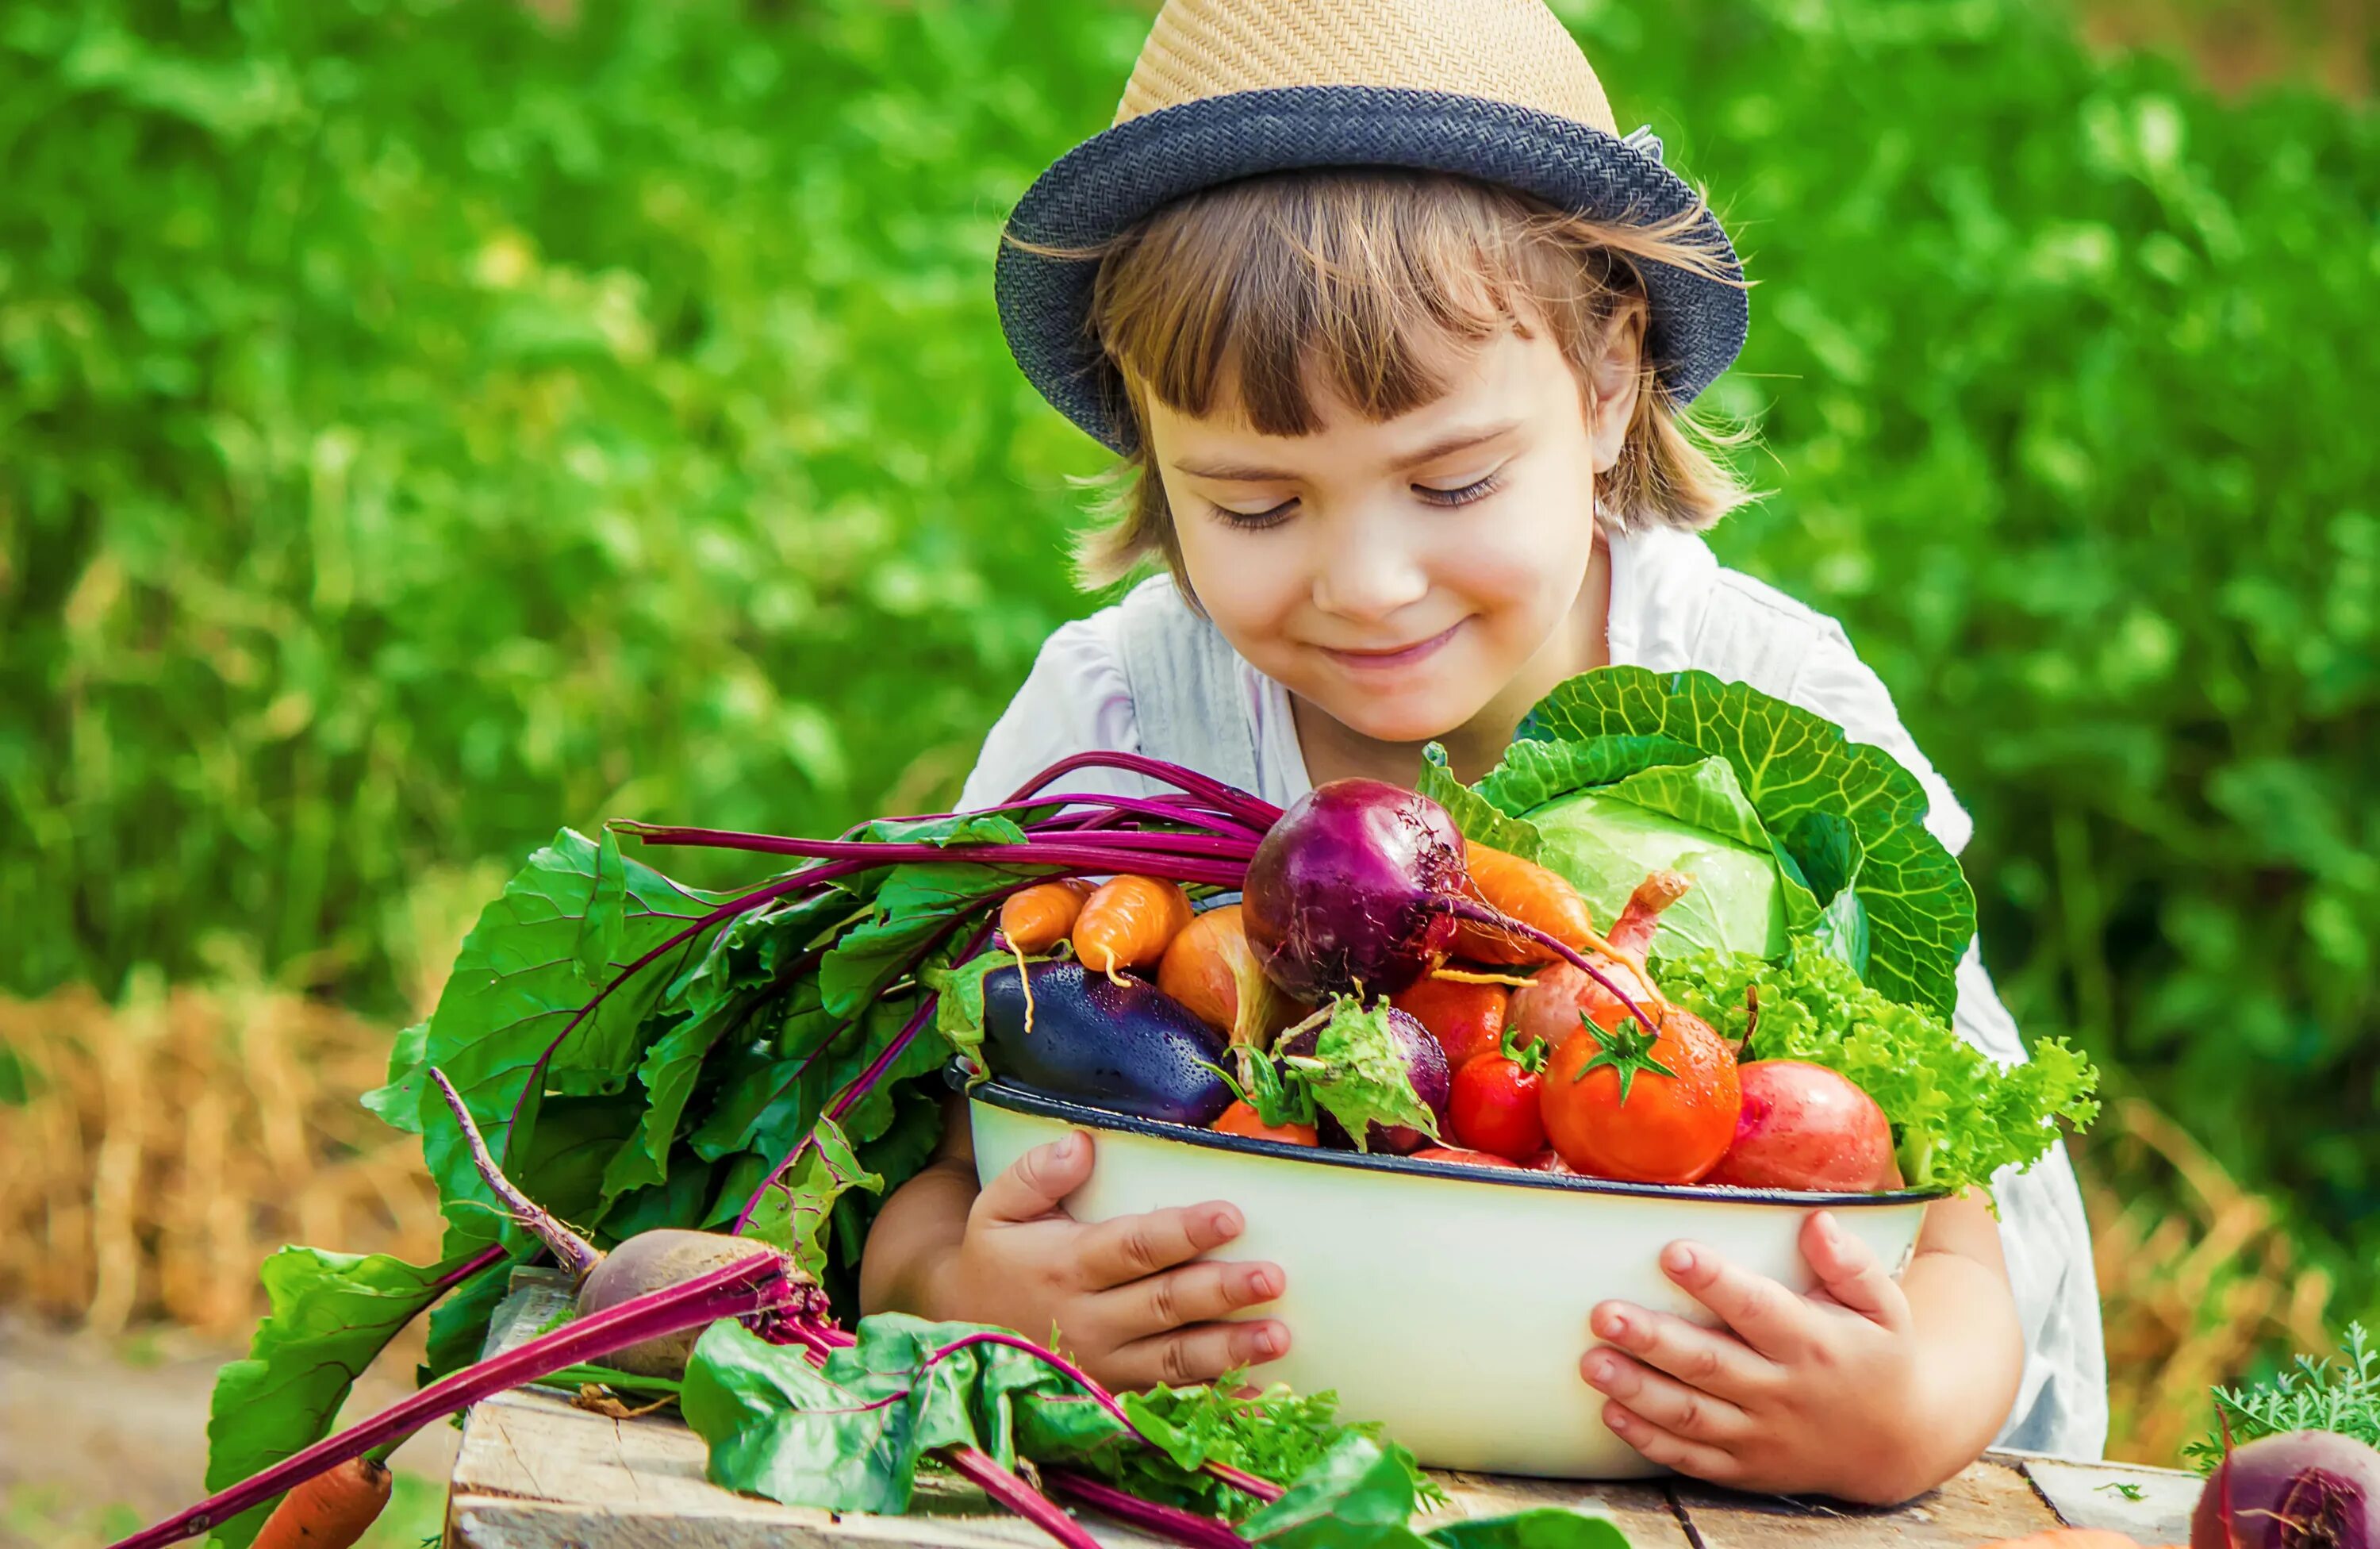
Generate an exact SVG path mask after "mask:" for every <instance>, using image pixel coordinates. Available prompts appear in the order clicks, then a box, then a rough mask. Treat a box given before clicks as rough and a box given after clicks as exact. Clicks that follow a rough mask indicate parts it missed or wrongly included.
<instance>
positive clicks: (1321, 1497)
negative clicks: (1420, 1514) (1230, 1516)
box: [1240, 1432, 1423, 1549]
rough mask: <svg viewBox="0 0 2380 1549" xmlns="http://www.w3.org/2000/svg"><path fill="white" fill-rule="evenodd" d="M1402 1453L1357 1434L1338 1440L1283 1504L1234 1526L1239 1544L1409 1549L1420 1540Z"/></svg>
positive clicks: (1287, 1548)
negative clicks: (1412, 1522) (1237, 1528)
mask: <svg viewBox="0 0 2380 1549" xmlns="http://www.w3.org/2000/svg"><path fill="white" fill-rule="evenodd" d="M1400 1450H1402V1449H1400V1448H1397V1447H1395V1446H1394V1445H1392V1444H1390V1443H1386V1442H1383V1441H1381V1440H1379V1439H1378V1437H1375V1436H1371V1435H1368V1434H1366V1433H1361V1432H1356V1433H1350V1434H1347V1435H1344V1436H1342V1437H1341V1438H1339V1440H1338V1441H1337V1443H1336V1444H1334V1445H1332V1446H1331V1448H1330V1451H1329V1452H1327V1453H1325V1454H1324V1455H1323V1456H1322V1458H1320V1459H1319V1460H1318V1461H1317V1462H1316V1463H1315V1464H1314V1465H1313V1466H1312V1467H1311V1468H1309V1469H1307V1470H1305V1472H1304V1473H1302V1474H1300V1475H1298V1477H1297V1478H1296V1479H1294V1480H1293V1481H1292V1482H1290V1485H1289V1487H1288V1489H1287V1490H1285V1491H1283V1492H1282V1494H1281V1499H1279V1500H1277V1501H1275V1502H1273V1503H1272V1504H1271V1505H1270V1506H1267V1507H1265V1508H1264V1509H1263V1510H1262V1511H1259V1512H1257V1514H1256V1515H1255V1516H1253V1517H1250V1518H1249V1519H1247V1520H1246V1521H1245V1522H1243V1523H1241V1524H1240V1534H1241V1536H1242V1537H1244V1538H1246V1539H1248V1540H1250V1541H1251V1542H1253V1543H1263V1544H1271V1545H1275V1546H1277V1549H1366V1546H1369V1545H1378V1546H1381V1549H1390V1546H1395V1549H1410V1546H1413V1545H1417V1544H1421V1543H1423V1540H1422V1538H1421V1535H1420V1534H1418V1533H1415V1531H1413V1530H1412V1529H1411V1528H1409V1527H1407V1526H1406V1523H1407V1522H1408V1521H1409V1520H1410V1519H1412V1517H1413V1513H1414V1506H1415V1499H1414V1485H1413V1470H1411V1469H1410V1468H1409V1467H1407V1466H1406V1465H1405V1463H1404V1462H1403V1460H1402V1459H1400V1458H1398V1457H1397V1456H1396V1454H1397V1452H1398V1451H1400Z"/></svg>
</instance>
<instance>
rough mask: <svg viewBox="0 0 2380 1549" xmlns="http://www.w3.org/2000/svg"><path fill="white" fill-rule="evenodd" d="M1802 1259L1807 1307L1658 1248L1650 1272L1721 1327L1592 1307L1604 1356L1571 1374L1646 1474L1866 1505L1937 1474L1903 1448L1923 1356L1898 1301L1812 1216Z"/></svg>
mask: <svg viewBox="0 0 2380 1549" xmlns="http://www.w3.org/2000/svg"><path fill="white" fill-rule="evenodd" d="M1802 1254H1803V1257H1804V1258H1806V1259H1808V1260H1809V1262H1810V1267H1811V1268H1812V1269H1814V1270H1815V1271H1816V1272H1817V1276H1818V1288H1817V1289H1816V1290H1815V1291H1813V1292H1812V1293H1811V1294H1810V1295H1809V1296H1808V1297H1806V1298H1805V1297H1800V1296H1796V1295H1794V1294H1793V1293H1792V1292H1791V1291H1790V1290H1788V1289H1786V1288H1785V1287H1783V1286H1781V1285H1779V1283H1778V1282H1776V1281H1774V1280H1769V1279H1765V1278H1763V1277H1761V1276H1759V1275H1748V1274H1745V1273H1744V1272H1743V1271H1742V1270H1739V1269H1737V1268H1735V1267H1734V1266H1732V1265H1730V1264H1729V1263H1727V1262H1725V1261H1724V1260H1722V1259H1720V1258H1719V1257H1718V1255H1717V1254H1715V1253H1713V1252H1712V1251H1711V1250H1709V1249H1707V1248H1701V1247H1697V1246H1695V1245H1694V1244H1692V1243H1686V1242H1675V1243H1671V1244H1670V1246H1669V1247H1668V1248H1667V1249H1666V1250H1663V1251H1662V1254H1661V1268H1662V1269H1663V1270H1664V1271H1665V1272H1666V1273H1667V1274H1668V1275H1669V1276H1670V1279H1672V1280H1674V1281H1676V1282H1677V1283H1678V1285H1679V1286H1681V1287H1683V1288H1684V1289H1685V1290H1686V1292H1687V1293H1688V1294H1690V1295H1691V1296H1693V1297H1694V1299H1695V1300H1697V1301H1699V1302H1701V1303H1702V1304H1703V1305H1704V1306H1706V1307H1707V1308H1709V1309H1710V1310H1711V1311H1713V1312H1715V1313H1717V1314H1718V1317H1719V1321H1720V1322H1721V1323H1723V1324H1725V1325H1726V1326H1725V1327H1723V1328H1718V1329H1708V1328H1703V1327H1700V1326H1698V1325H1696V1324H1694V1323H1688V1322H1687V1321H1686V1320H1685V1319H1683V1318H1679V1317H1674V1316H1671V1315H1670V1314H1668V1313H1664V1312H1651V1311H1645V1309H1644V1308H1641V1307H1636V1306H1632V1305H1631V1304H1629V1303H1627V1302H1622V1301H1607V1302H1604V1303H1603V1304H1601V1305H1600V1306H1598V1307H1597V1308H1596V1309H1595V1311H1594V1313H1593V1316H1592V1317H1591V1319H1590V1320H1589V1321H1590V1324H1591V1326H1592V1327H1593V1329H1594V1331H1595V1333H1596V1334H1597V1336H1599V1337H1601V1338H1604V1339H1607V1340H1609V1341H1610V1342H1611V1344H1613V1345H1615V1346H1617V1347H1619V1348H1618V1349H1601V1348H1598V1349H1594V1350H1590V1351H1588V1352H1587V1353H1586V1356H1585V1359H1584V1360H1581V1362H1580V1371H1581V1373H1582V1374H1583V1375H1584V1376H1585V1378H1586V1380H1587V1382H1588V1383H1589V1384H1591V1385H1592V1386H1594V1387H1595V1388H1596V1389H1597V1391H1599V1392H1601V1393H1604V1394H1606V1395H1608V1396H1609V1400H1610V1401H1609V1402H1608V1403H1606V1404H1605V1405H1604V1407H1603V1419H1604V1423H1606V1424H1607V1425H1609V1426H1610V1427H1611V1429H1612V1431H1613V1433H1615V1434H1617V1435H1618V1436H1619V1437H1620V1439H1621V1440H1622V1441H1624V1442H1626V1443H1627V1444H1628V1445H1631V1446H1633V1447H1634V1448H1635V1449H1636V1450H1637V1451H1638V1452H1641V1453H1643V1454H1644V1455H1645V1457H1646V1458H1649V1459H1651V1460H1652V1461H1654V1462H1656V1463H1659V1464H1662V1465H1664V1466H1666V1467H1669V1468H1672V1469H1675V1470H1678V1471H1679V1472H1681V1473H1687V1474H1694V1475H1695V1476H1697V1477H1699V1478H1702V1479H1707V1480H1710V1481H1712V1482H1715V1483H1719V1484H1726V1485H1730V1486H1733V1487H1736V1488H1739V1489H1746V1490H1766V1491H1778V1492H1802V1491H1813V1492H1822V1493H1824V1494H1830V1495H1835V1496H1838V1497H1840V1498H1841V1499H1844V1500H1851V1501H1863V1502H1869V1503H1873V1504H1876V1505H1888V1504H1892V1503H1897V1502H1900V1501H1902V1500H1906V1499H1908V1498H1910V1497H1911V1496H1913V1495H1915V1494H1921V1493H1922V1492H1924V1491H1925V1490H1926V1489H1928V1488H1930V1487H1932V1486H1933V1485H1934V1484H1935V1483H1937V1482H1939V1478H1938V1474H1939V1470H1938V1468H1935V1467H1933V1466H1932V1465H1931V1462H1930V1458H1929V1454H1930V1452H1931V1450H1932V1449H1930V1448H1925V1447H1922V1446H1920V1445H1913V1437H1914V1435H1915V1434H1916V1433H1918V1432H1920V1431H1922V1429H1923V1423H1924V1421H1925V1415H1924V1409H1925V1391H1924V1388H1923V1385H1922V1384H1921V1380H1920V1379H1921V1376H1922V1375H1923V1372H1924V1366H1925V1361H1924V1360H1923V1359H1922V1358H1923V1357H1924V1355H1925V1341H1924V1340H1923V1339H1921V1337H1920V1336H1919V1334H1918V1331H1917V1327H1916V1323H1915V1320H1914V1319H1913V1316H1912V1313H1911V1309H1910V1302H1909V1299H1908V1297H1907V1296H1906V1295H1905V1294H1903V1291H1902V1288H1901V1287H1900V1285H1899V1284H1898V1283H1896V1282H1895V1281H1894V1280H1893V1278H1892V1276H1891V1275H1888V1274H1887V1273H1885V1268H1884V1265H1883V1264H1882V1263H1881V1262H1879V1261H1878V1260H1877V1259H1876V1255H1875V1254H1874V1253H1872V1252H1870V1251H1869V1250H1868V1249H1867V1248H1866V1246H1865V1245H1864V1244H1863V1243H1861V1242H1860V1241H1859V1240H1858V1239H1857V1238H1853V1237H1852V1235H1851V1234H1850V1233H1848V1232H1846V1231H1844V1230H1843V1229H1842V1228H1841V1227H1840V1226H1837V1225H1836V1224H1835V1221H1834V1218H1833V1217H1832V1216H1831V1215H1828V1214H1826V1213H1824V1212H1820V1213H1818V1214H1814V1215H1812V1216H1811V1217H1810V1219H1809V1220H1808V1221H1807V1222H1806V1223H1804V1224H1803V1228H1802ZM1622 1351H1625V1352H1626V1353H1625V1354H1622V1353H1621V1352H1622ZM1995 1423H1997V1421H1995ZM1951 1466H1952V1467H1953V1468H1954V1469H1955V1468H1956V1467H1957V1466H1958V1465H1957V1464H1955V1463H1954V1464H1952V1465H1951ZM1929 1471H1930V1472H1932V1473H1934V1474H1936V1475H1937V1477H1926V1475H1927V1474H1928V1472H1929Z"/></svg>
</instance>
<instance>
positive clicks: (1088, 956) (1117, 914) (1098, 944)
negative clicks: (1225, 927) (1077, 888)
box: [1075, 876, 1190, 978]
mask: <svg viewBox="0 0 2380 1549" xmlns="http://www.w3.org/2000/svg"><path fill="white" fill-rule="evenodd" d="M1189 923H1190V900H1189V898H1188V897H1187V896H1185V895H1184V893H1183V891H1182V889H1181V887H1180V886H1178V885H1177V884H1173V883H1170V882H1165V881H1163V880H1161V879H1160V878H1157V877H1142V876H1121V877H1115V878H1112V879H1111V880H1109V881H1107V882H1104V883H1101V884H1099V889H1098V891H1096V892H1094V893H1093V894H1092V895H1091V896H1089V897H1088V898H1086V899H1084V900H1083V912H1082V913H1081V914H1080V915H1078V916H1076V917H1075V957H1079V958H1081V959H1082V960H1083V966H1084V967H1085V968H1087V969H1094V970H1098V971H1099V972H1101V973H1104V974H1106V975H1108V976H1109V977H1110V978H1113V977H1114V976H1115V972H1116V970H1118V969H1128V968H1150V967H1154V966H1155V965H1156V963H1157V961H1158V959H1160V958H1161V957H1164V956H1165V949H1166V948H1167V947H1169V946H1171V945H1173V938H1174V937H1175V936H1177V935H1180V934H1181V933H1182V930H1183V927H1184V926H1185V925H1187V924H1189Z"/></svg>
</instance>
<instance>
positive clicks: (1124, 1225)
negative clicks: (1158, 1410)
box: [933, 1130, 1289, 1388]
mask: <svg viewBox="0 0 2380 1549" xmlns="http://www.w3.org/2000/svg"><path fill="white" fill-rule="evenodd" d="M1091 1162H1092V1154H1091V1138H1090V1137H1089V1136H1088V1135H1086V1134H1084V1133H1082V1132H1081V1131H1079V1130H1078V1131H1076V1132H1075V1133H1074V1134H1071V1135H1068V1136H1066V1137H1065V1138H1064V1139H1062V1140H1052V1141H1050V1143H1049V1144H1047V1145H1044V1146H1038V1147H1036V1148H1035V1149H1033V1150H1032V1151H1029V1152H1026V1153H1025V1154H1024V1155H1023V1156H1020V1157H1018V1158H1017V1159H1016V1162H1015V1164H1014V1165H1012V1166H1011V1167H1010V1168H1009V1169H1008V1170H1007V1171H1006V1172H1004V1173H1002V1174H1001V1175H1000V1176H999V1177H996V1178H993V1179H992V1180H991V1181H990V1183H988V1184H986V1185H985V1186H984V1189H983V1192H982V1193H980V1194H978V1195H977V1196H976V1201H975V1206H974V1208H973V1209H972V1210H971V1211H970V1212H969V1213H968V1214H967V1223H966V1235H965V1238H964V1239H963V1240H962V1241H961V1242H960V1244H959V1247H958V1250H957V1251H955V1252H954V1253H953V1254H952V1255H951V1257H950V1258H949V1259H947V1260H945V1261H944V1262H943V1264H942V1266H941V1271H940V1274H939V1275H938V1277H937V1287H936V1290H937V1294H936V1296H935V1297H934V1299H933V1300H934V1304H935V1313H936V1315H937V1316H941V1317H953V1318H964V1319H967V1320H969V1321H972V1322H977V1323H1002V1324H1005V1325H1006V1326H1008V1327H1010V1328H1013V1329H1015V1330H1017V1331H1018V1332H1020V1333H1022V1334H1025V1335H1026V1336H1030V1337H1032V1338H1035V1339H1041V1338H1046V1337H1048V1336H1049V1334H1050V1327H1051V1325H1053V1324H1054V1325H1055V1326H1056V1327H1057V1329H1058V1331H1059V1336H1060V1339H1061V1342H1062V1344H1063V1346H1064V1348H1065V1351H1066V1353H1067V1354H1068V1355H1070V1356H1072V1357H1073V1358H1074V1359H1075V1360H1077V1361H1079V1362H1080V1363H1081V1364H1082V1367H1083V1369H1084V1370H1085V1371H1087V1372H1089V1373H1090V1374H1091V1375H1092V1376H1093V1377H1095V1378H1097V1379H1099V1381H1100V1382H1101V1383H1104V1384H1107V1385H1109V1386H1111V1387H1117V1388H1144V1387H1148V1386H1150V1385H1152V1384H1157V1383H1160V1382H1162V1383H1172V1384H1177V1385H1178V1384H1184V1383H1195V1382H1208V1381H1210V1380H1212V1379H1214V1378H1216V1377H1220V1376H1221V1375H1222V1374H1223V1373H1224V1372H1229V1371H1231V1370H1232V1369H1233V1368H1234V1367H1239V1366H1254V1365H1257V1364H1258V1363H1259V1362H1262V1361H1268V1360H1272V1359H1274V1358H1275V1357H1276V1356H1279V1355H1280V1354H1281V1352H1282V1351H1284V1350H1286V1349H1288V1348H1289V1330H1288V1329H1287V1328H1286V1327H1285V1326H1283V1325H1282V1324H1281V1323H1280V1321H1279V1320H1277V1319H1267V1320H1261V1321H1256V1322H1250V1323H1221V1322H1218V1321H1217V1320H1219V1319H1221V1318H1223V1317H1225V1316H1227V1315H1228V1314H1230V1313H1233V1312H1236V1311H1240V1310H1241V1309H1242V1308H1245V1307H1253V1306H1255V1305H1256V1304H1257V1303H1258V1302H1263V1301H1270V1300H1271V1299H1273V1298H1275V1297H1277V1296H1279V1295H1281V1287H1282V1286H1283V1285H1284V1284H1285V1279H1284V1277H1283V1275H1281V1269H1280V1267H1279V1266H1278V1265H1275V1264H1269V1263H1208V1262H1201V1263H1191V1262H1189V1261H1190V1260H1191V1259H1194V1258H1196V1256H1197V1255H1198V1254H1200V1253H1203V1252H1205V1251H1207V1250H1208V1249H1211V1248H1216V1247H1220V1245H1222V1244H1223V1243H1226V1242H1229V1241H1230V1240H1231V1239H1232V1238H1235V1237H1237V1236H1239V1235H1240V1230H1241V1220H1240V1213H1239V1212H1238V1211H1237V1210H1235V1209H1233V1207H1232V1206H1230V1205H1228V1204H1225V1203H1223V1202H1221V1201H1208V1202H1207V1203H1205V1204H1198V1205H1190V1206H1187V1207H1184V1208H1182V1209H1177V1210H1159V1211H1151V1212H1150V1213H1148V1214H1146V1215H1126V1216H1120V1217H1118V1218H1117V1219H1115V1220H1112V1221H1104V1222H1101V1223H1099V1225H1097V1226H1084V1225H1082V1224H1081V1223H1079V1222H1077V1221H1075V1219H1074V1218H1073V1217H1072V1216H1069V1215H1068V1214H1066V1213H1065V1212H1064V1211H1063V1210H1062V1209H1061V1208H1060V1207H1059V1201H1062V1200H1063V1199H1064V1198H1065V1197H1066V1196H1067V1195H1068V1194H1071V1193H1073V1192H1074V1191H1075V1189H1079V1188H1080V1187H1082V1185H1083V1183H1084V1181H1085V1180H1086V1179H1087V1178H1088V1177H1090V1176H1091Z"/></svg>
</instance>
